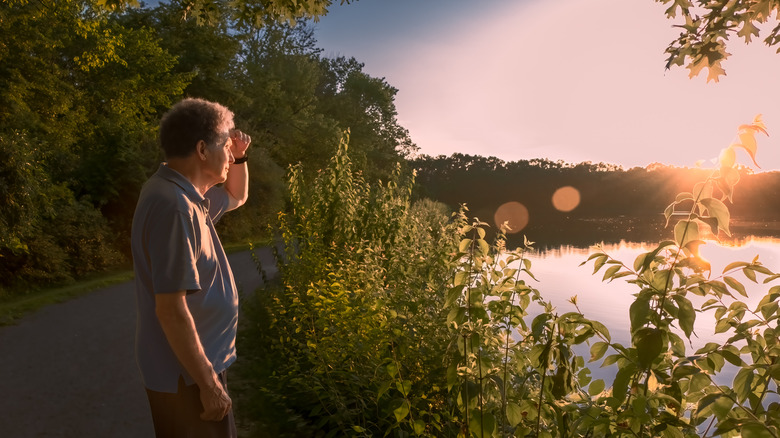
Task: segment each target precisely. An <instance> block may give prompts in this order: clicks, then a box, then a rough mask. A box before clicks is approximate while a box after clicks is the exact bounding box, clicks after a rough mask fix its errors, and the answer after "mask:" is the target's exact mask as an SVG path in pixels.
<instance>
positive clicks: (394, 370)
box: [386, 362, 398, 377]
mask: <svg viewBox="0 0 780 438" xmlns="http://www.w3.org/2000/svg"><path fill="white" fill-rule="evenodd" d="M386 368H387V374H389V375H390V377H395V375H396V374H398V366H397V365H396V364H395V363H393V362H390V363H389V364H387V366H386Z"/></svg>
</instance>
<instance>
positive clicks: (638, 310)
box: [628, 294, 650, 332]
mask: <svg viewBox="0 0 780 438" xmlns="http://www.w3.org/2000/svg"><path fill="white" fill-rule="evenodd" d="M628 315H629V317H630V319H631V331H632V332H633V331H636V330H639V329H640V328H641V327H643V326H644V325H645V324H647V322H648V320H649V319H648V318H649V316H650V295H647V294H645V295H640V296H639V297H638V298H637V299H636V300H634V302H633V303H631V307H629V309H628Z"/></svg>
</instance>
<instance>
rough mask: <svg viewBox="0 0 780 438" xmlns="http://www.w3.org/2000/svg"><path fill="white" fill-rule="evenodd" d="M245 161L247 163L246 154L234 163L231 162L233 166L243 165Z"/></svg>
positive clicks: (247, 156)
mask: <svg viewBox="0 0 780 438" xmlns="http://www.w3.org/2000/svg"><path fill="white" fill-rule="evenodd" d="M247 161H249V155H248V154H244V156H243V157H241V158H236V159H235V161H233V164H244V163H246V162H247Z"/></svg>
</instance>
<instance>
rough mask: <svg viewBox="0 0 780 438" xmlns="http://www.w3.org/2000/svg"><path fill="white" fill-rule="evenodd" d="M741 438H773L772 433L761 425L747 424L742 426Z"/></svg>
mask: <svg viewBox="0 0 780 438" xmlns="http://www.w3.org/2000/svg"><path fill="white" fill-rule="evenodd" d="M740 432H741V433H742V438H774V435H772V432H770V431H769V429H767V428H766V426H764V425H763V424H761V423H747V424H745V425H743V426H742V430H741V431H740Z"/></svg>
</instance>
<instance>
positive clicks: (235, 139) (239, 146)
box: [230, 129, 252, 158]
mask: <svg viewBox="0 0 780 438" xmlns="http://www.w3.org/2000/svg"><path fill="white" fill-rule="evenodd" d="M230 139H231V140H232V144H231V146H230V153H231V154H233V157H235V158H241V157H243V156H244V155H246V150H247V148H249V143H251V142H252V138H251V137H249V136H248V135H247V134H245V133H243V132H241V131H239V130H238V129H233V130H231V131H230Z"/></svg>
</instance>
